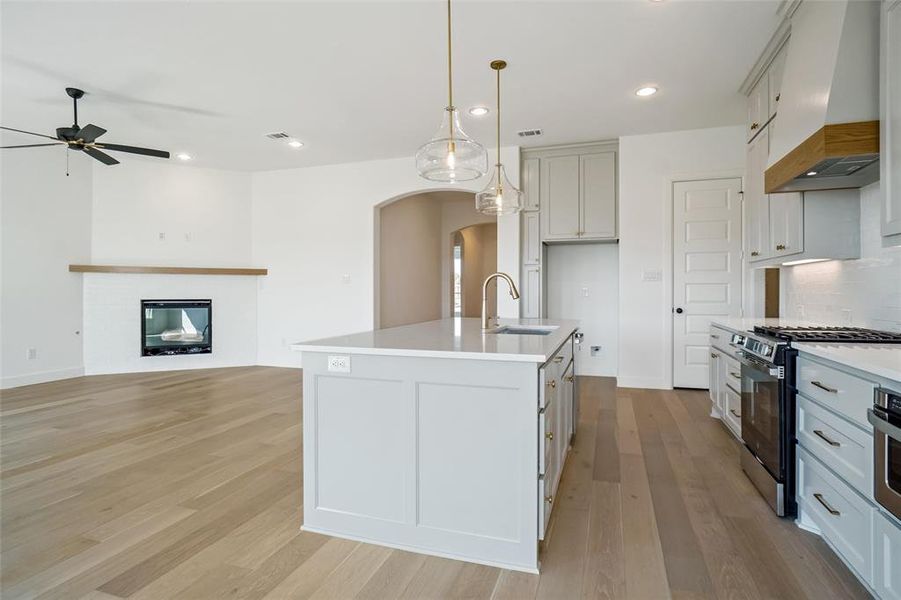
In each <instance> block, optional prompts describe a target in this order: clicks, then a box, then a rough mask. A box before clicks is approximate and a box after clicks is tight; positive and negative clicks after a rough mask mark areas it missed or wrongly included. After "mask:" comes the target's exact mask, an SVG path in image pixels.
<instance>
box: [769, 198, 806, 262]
mask: <svg viewBox="0 0 901 600" xmlns="http://www.w3.org/2000/svg"><path fill="white" fill-rule="evenodd" d="M769 198H770V246H772V248H771V249H770V250H771V253H772V254H773V256H785V255H788V254H798V253H799V252H803V251H804V197H803V196H802V194H800V193H798V192H795V193H791V194H770V196H769Z"/></svg>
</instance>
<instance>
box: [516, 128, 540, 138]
mask: <svg viewBox="0 0 901 600" xmlns="http://www.w3.org/2000/svg"><path fill="white" fill-rule="evenodd" d="M516 134H517V135H518V136H519V137H537V136H539V135H541V130H540V129H523V130H522V131H517V132H516Z"/></svg>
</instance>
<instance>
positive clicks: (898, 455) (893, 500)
mask: <svg viewBox="0 0 901 600" xmlns="http://www.w3.org/2000/svg"><path fill="white" fill-rule="evenodd" d="M867 417H868V418H869V421H870V423H871V424H872V425H873V496H874V497H875V498H876V502H878V503H879V504H881V505H882V506H883V507H884V508H885V509H886V510H888V511H889V512H890V513H892V514H893V515H895V516H896V517H898V518H899V519H901V392H893V391H889V390H886V389H884V388H877V389H876V397H875V402H874V404H873V408H872V410H870V411H869V413H868V415H867Z"/></svg>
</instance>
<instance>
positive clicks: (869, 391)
mask: <svg viewBox="0 0 901 600" xmlns="http://www.w3.org/2000/svg"><path fill="white" fill-rule="evenodd" d="M797 379H798V391H799V392H801V393H802V394H804V395H805V396H807V397H808V398H810V399H812V400H815V401H817V402H819V403H820V404H822V405H823V406H825V407H826V408H828V409H829V410H832V411H835V412H836V413H838V414H840V415H841V416H843V417H845V418H847V419H850V420H851V421H853V422H854V423H857V424H858V425H860V426H861V427H863V428H864V429H866V430H868V431H869V430H871V429H872V427H871V426H870V423H869V422H868V421H867V409H868V408H870V407H871V406H872V405H873V393H874V390H875V389H876V384H875V383H873V382H871V381H867V380H866V379H861V378H860V377H856V376H854V375H851V374H850V373H845V372H843V371H839V370H838V369H833V368H832V367H829V366H826V365H824V364H822V363H818V362H816V361H812V360H808V359H807V358H805V357H804V356H799V357H798V378H797Z"/></svg>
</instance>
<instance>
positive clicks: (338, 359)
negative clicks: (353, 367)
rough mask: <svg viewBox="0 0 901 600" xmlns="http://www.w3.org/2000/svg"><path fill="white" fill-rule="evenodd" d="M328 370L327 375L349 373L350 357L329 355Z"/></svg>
mask: <svg viewBox="0 0 901 600" xmlns="http://www.w3.org/2000/svg"><path fill="white" fill-rule="evenodd" d="M328 370H329V373H350V357H349V356H334V355H329V357H328Z"/></svg>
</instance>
